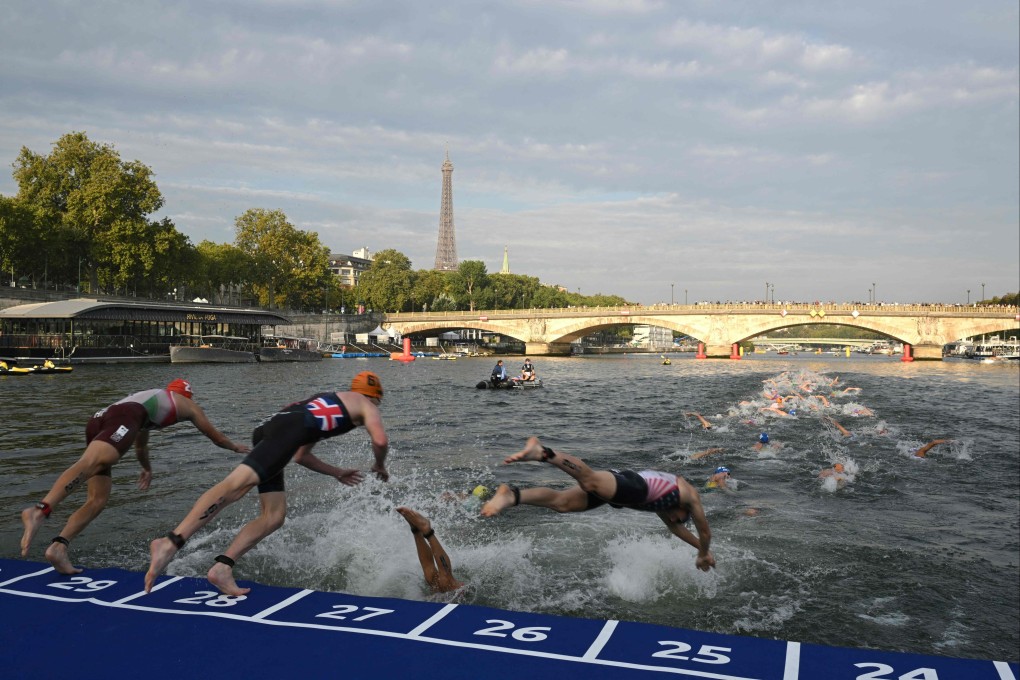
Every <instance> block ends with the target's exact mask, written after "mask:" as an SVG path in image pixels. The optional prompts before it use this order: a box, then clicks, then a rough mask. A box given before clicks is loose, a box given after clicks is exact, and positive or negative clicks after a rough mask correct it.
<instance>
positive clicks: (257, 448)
mask: <svg viewBox="0 0 1020 680" xmlns="http://www.w3.org/2000/svg"><path fill="white" fill-rule="evenodd" d="M355 427H357V425H355V424H354V422H353V421H352V420H351V417H350V414H349V413H348V412H347V407H346V406H344V403H343V401H341V400H340V397H339V396H337V394H336V392H322V393H319V394H316V395H314V396H311V397H309V398H308V399H305V400H304V401H298V402H294V403H293V404H290V405H289V406H286V407H284V408H283V409H282V410H281V411H279V412H277V413H274V414H273V415H272V416H271V417H270V418H269V419H268V420H267V421H265V422H264V423H262V424H261V425H259V426H258V427H256V428H255V431H254V432H253V433H252V445H253V447H254V448H252V450H251V453H249V454H248V456H247V457H246V458H245V459H244V460H243V461H241V462H242V463H243V464H244V465H247V466H248V467H250V468H252V469H253V470H255V472H256V473H257V474H258V476H259V493H268V492H271V491H283V490H284V483H283V469H284V468H285V467H286V466H287V463H289V462H290V459H291V458H293V457H294V454H295V453H296V452H297V450H298V449H299V448H301V447H302V446H304V445H305V444H312V443H314V442H317V441H319V440H322V439H328V438H330V437H336V436H338V435H341V434H345V433H347V432H350V431H351V430H353V429H354V428H355Z"/></svg>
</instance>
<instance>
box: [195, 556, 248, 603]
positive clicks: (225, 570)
mask: <svg viewBox="0 0 1020 680" xmlns="http://www.w3.org/2000/svg"><path fill="white" fill-rule="evenodd" d="M206 578H207V579H209V583H211V584H213V585H214V586H216V587H217V588H218V589H219V591H220V592H221V593H223V594H224V595H247V594H248V593H250V592H251V588H241V587H239V586H238V585H237V581H235V580H234V570H233V569H231V568H230V567H228V566H227V565H225V564H223V563H222V562H217V563H215V564H214V565H212V567H210V568H209V573H208V574H206Z"/></svg>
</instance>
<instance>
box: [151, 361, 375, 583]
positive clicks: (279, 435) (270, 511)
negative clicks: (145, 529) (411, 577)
mask: <svg viewBox="0 0 1020 680" xmlns="http://www.w3.org/2000/svg"><path fill="white" fill-rule="evenodd" d="M382 398H383V388H382V381H381V380H380V379H379V376H377V375H376V374H375V373H372V372H371V371H362V372H361V373H358V374H357V375H356V376H354V379H353V380H352V381H351V387H350V389H349V390H348V391H346V392H320V393H318V394H313V395H312V396H310V397H308V398H307V399H303V400H301V401H297V402H294V403H292V404H289V405H287V406H284V407H283V408H282V409H280V410H279V411H277V412H276V413H274V414H273V415H272V416H270V417H269V418H268V419H267V420H266V421H265V422H264V423H262V424H261V425H259V426H258V427H256V428H255V431H254V432H253V433H252V442H253V443H254V448H253V449H252V450H251V453H249V454H248V456H247V457H246V458H245V459H244V460H242V461H241V462H240V463H239V464H238V465H237V467H235V468H234V469H233V471H232V472H230V473H229V474H228V475H227V476H226V477H224V478H223V480H222V481H220V482H219V483H217V484H216V485H214V486H212V487H210V488H209V489H208V490H207V491H205V493H203V494H202V495H201V496H200V497H199V499H198V500H197V501H195V504H194V505H193V506H192V508H191V510H190V511H189V512H188V514H187V515H186V516H185V517H184V519H183V520H181V522H180V523H179V524H178V525H177V526H176V527H175V528H174V529H172V530H171V531H169V532H168V533H167V534H166V536H165V537H163V538H157V539H156V540H154V541H152V542H151V543H150V544H149V555H150V561H149V570H148V571H147V572H146V573H145V592H146V593H149V592H152V586H153V585H155V583H156V579H157V577H158V576H159V575H160V574H161V573H163V570H164V569H166V567H167V565H168V564H169V563H170V560H172V559H173V557H174V555H175V554H176V553H177V551H178V550H180V549H181V548H183V547H184V543H185V541H187V540H188V539H189V538H191V537H192V536H193V535H195V534H196V533H197V532H198V531H199V530H200V529H201V528H202V527H204V526H205V525H206V524H208V523H209V522H211V521H212V520H213V519H215V518H216V516H217V515H218V514H219V513H220V512H221V511H222V510H223V509H224V508H225V507H227V506H228V505H230V504H231V503H234V502H236V501H239V500H241V499H242V498H243V497H244V496H245V495H247V493H248V492H249V491H251V490H252V489H253V488H255V487H258V493H259V508H260V512H259V515H258V517H256V518H255V519H253V520H251V521H249V522H248V523H247V524H245V525H244V526H243V527H241V529H240V531H238V533H237V535H236V536H235V537H234V540H233V541H232V542H231V543H230V546H229V547H228V548H227V550H226V551H225V552H224V553H223V554H222V555H217V556H216V557H215V558H214V559H213V565H212V567H210V568H209V571H208V573H207V574H206V577H207V578H208V580H209V583H211V584H212V585H213V586H215V587H216V588H217V589H218V590H219V591H220V592H221V593H224V594H225V595H245V594H247V593H248V591H249V590H250V588H240V587H238V585H237V582H236V581H235V580H234V564H235V562H236V561H237V560H239V559H240V558H241V557H242V556H243V555H244V554H246V553H247V552H248V551H249V550H251V549H252V548H254V547H255V546H256V545H258V544H259V542H261V541H262V539H264V538H266V537H267V536H269V535H270V534H272V533H274V532H275V531H276V530H277V529H279V528H280V527H282V526H283V522H284V519H285V518H286V515H287V493H286V490H285V488H284V468H285V467H286V466H287V465H288V464H289V463H290V462H291V461H294V462H295V463H297V464H298V465H301V466H304V467H306V468H308V469H309V470H311V471H312V472H318V473H319V474H322V475H326V476H328V477H332V478H334V479H336V481H337V482H339V483H341V484H344V485H346V486H357V485H358V484H361V482H362V481H364V475H363V474H362V472H361V471H360V470H357V469H354V468H341V467H336V466H334V465H330V464H329V463H327V462H326V461H324V460H320V459H319V458H318V457H317V456H316V455H315V454H313V453H312V449H313V448H314V447H315V445H316V444H317V443H318V442H320V441H322V440H323V439H329V438H332V437H338V436H340V435H343V434H346V433H347V432H350V431H352V430H354V429H355V428H358V427H363V428H365V431H366V432H368V435H369V438H370V439H371V442H372V454H373V456H374V458H375V463H374V464H373V465H372V468H371V469H372V472H374V473H375V474H376V476H377V477H378V478H379V479H380V480H382V481H384V482H385V481H386V480H388V479H389V476H390V475H389V472H387V470H386V456H387V453H388V452H389V438H388V437H387V435H386V429H385V428H384V427H383V421H382V415H381V414H380V413H379V404H380V402H381V401H382Z"/></svg>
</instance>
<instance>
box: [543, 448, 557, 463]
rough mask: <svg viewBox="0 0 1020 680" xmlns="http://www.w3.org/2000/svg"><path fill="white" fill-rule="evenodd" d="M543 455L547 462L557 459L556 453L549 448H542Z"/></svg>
mask: <svg viewBox="0 0 1020 680" xmlns="http://www.w3.org/2000/svg"><path fill="white" fill-rule="evenodd" d="M542 455H543V456H545V459H546V460H552V459H553V458H555V457H556V452H555V451H553V450H552V449H550V448H549V447H548V446H543V447H542Z"/></svg>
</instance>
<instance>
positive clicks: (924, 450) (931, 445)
mask: <svg viewBox="0 0 1020 680" xmlns="http://www.w3.org/2000/svg"><path fill="white" fill-rule="evenodd" d="M948 441H949V440H948V439H936V440H934V441H930V442H928V443H927V444H925V445H924V446H922V447H921V448H919V449H918V450H917V451H915V452H914V455H915V456H917V457H918V458H924V456H925V454H927V453H928V452H929V451H931V450H932V449H933V448H935V447H936V446H938V445H939V444H945V443H946V442H948Z"/></svg>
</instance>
